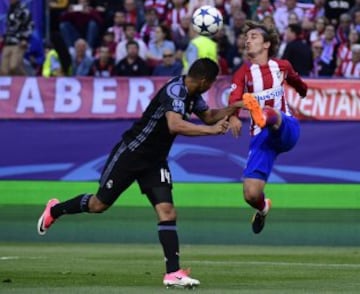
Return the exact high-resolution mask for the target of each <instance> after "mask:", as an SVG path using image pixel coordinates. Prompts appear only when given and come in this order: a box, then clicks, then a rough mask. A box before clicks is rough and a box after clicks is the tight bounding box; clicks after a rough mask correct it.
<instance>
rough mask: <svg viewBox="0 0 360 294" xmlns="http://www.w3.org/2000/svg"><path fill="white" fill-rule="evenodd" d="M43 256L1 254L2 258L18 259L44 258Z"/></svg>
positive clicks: (0, 258)
mask: <svg viewBox="0 0 360 294" xmlns="http://www.w3.org/2000/svg"><path fill="white" fill-rule="evenodd" d="M44 258H46V257H42V256H26V257H25V256H22V257H20V256H0V260H17V259H44Z"/></svg>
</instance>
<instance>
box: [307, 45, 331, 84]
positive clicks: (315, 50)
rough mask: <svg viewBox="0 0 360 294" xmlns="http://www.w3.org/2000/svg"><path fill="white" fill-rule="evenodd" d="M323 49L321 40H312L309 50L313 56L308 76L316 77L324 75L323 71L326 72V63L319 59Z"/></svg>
mask: <svg viewBox="0 0 360 294" xmlns="http://www.w3.org/2000/svg"><path fill="white" fill-rule="evenodd" d="M323 49H324V47H323V43H322V41H320V40H316V41H314V42H312V44H311V51H312V57H313V67H312V70H311V73H310V77H313V78H318V77H321V76H324V75H325V74H324V73H327V72H328V70H327V67H328V65H327V64H325V63H324V62H323V61H322V60H321V54H322V51H323ZM326 75H328V74H326Z"/></svg>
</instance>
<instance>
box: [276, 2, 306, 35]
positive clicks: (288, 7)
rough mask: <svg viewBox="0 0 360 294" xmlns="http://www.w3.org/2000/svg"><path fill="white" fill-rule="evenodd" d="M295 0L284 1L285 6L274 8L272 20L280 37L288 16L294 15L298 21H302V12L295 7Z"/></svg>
mask: <svg viewBox="0 0 360 294" xmlns="http://www.w3.org/2000/svg"><path fill="white" fill-rule="evenodd" d="M296 4H297V1H296V0H285V6H282V7H279V8H276V10H275V12H274V20H275V24H276V28H277V30H278V31H279V33H280V35H281V36H283V35H284V33H285V30H286V28H287V26H288V24H289V14H291V13H296V15H297V16H298V19H303V16H304V11H303V10H302V9H301V8H299V7H297V6H296Z"/></svg>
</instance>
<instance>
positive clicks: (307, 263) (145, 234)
mask: <svg viewBox="0 0 360 294" xmlns="http://www.w3.org/2000/svg"><path fill="white" fill-rule="evenodd" d="M96 188H97V184H96V183H94V182H90V183H86V182H85V183H84V182H31V181H0V195H1V196H0V208H1V213H0V228H1V231H0V293H1V294H3V293H4V294H7V293H18V294H28V293H29V294H32V293H34V294H49V293H51V294H60V293H61V294H64V293H66V294H68V293H74V294H82V293H84V294H97V293H106V294H108V293H109V294H112V293H117V294H122V293H123V294H138V293H141V294H161V293H167V294H168V293H174V294H177V293H183V291H185V292H186V293H187V291H188V290H182V289H170V290H169V289H165V288H164V287H163V286H162V275H163V272H164V264H163V256H162V250H161V247H160V245H159V244H158V239H157V232H156V223H157V220H156V217H155V213H154V211H153V210H152V208H151V207H150V205H149V203H148V201H147V199H146V197H144V196H141V195H140V192H139V188H138V187H137V186H136V185H133V186H131V187H130V189H129V190H128V191H126V192H125V193H124V195H122V196H121V197H120V199H119V200H118V201H117V202H116V204H115V206H114V207H112V208H111V209H109V210H108V211H106V212H105V213H104V214H100V215H93V214H80V215H68V216H64V217H62V218H61V219H59V220H58V221H57V222H56V224H55V225H54V226H53V227H52V228H51V230H50V231H49V232H48V233H47V234H46V236H44V237H40V236H38V235H37V233H36V222H37V219H38V217H39V215H40V214H41V212H42V210H43V208H44V204H45V203H46V201H47V200H48V199H49V198H51V197H58V198H60V200H66V199H69V198H70V197H73V196H75V195H78V194H80V193H83V192H93V191H96ZM266 193H267V194H268V195H269V197H271V198H272V200H273V209H272V210H271V213H270V214H269V216H268V217H267V223H266V227H265V229H264V231H263V232H262V233H261V234H259V235H254V234H253V233H252V232H251V229H250V218H251V215H252V213H253V210H252V209H251V208H249V206H248V205H246V204H245V203H244V201H243V199H242V192H241V184H184V183H176V184H175V187H174V199H175V203H176V205H177V211H178V223H177V225H178V232H179V237H180V241H181V244H182V245H181V260H182V266H183V267H191V268H192V271H193V276H194V277H195V278H198V279H199V280H200V281H201V287H199V288H198V289H196V290H195V291H194V292H192V293H204V294H227V293H229V294H236V293H261V294H267V293H269V294H270V293H271V294H282V293H284V294H288V293H295V294H296V293H306V294H308V293H310V294H312V293H326V294H330V293H334V294H335V293H358V292H359V287H360V279H359V272H360V210H359V209H360V185H355V184H354V185H353V184H348V185H326V184H311V185H309V184H286V185H285V184H279V185H277V184H271V185H267V187H266ZM140 244H141V245H140Z"/></svg>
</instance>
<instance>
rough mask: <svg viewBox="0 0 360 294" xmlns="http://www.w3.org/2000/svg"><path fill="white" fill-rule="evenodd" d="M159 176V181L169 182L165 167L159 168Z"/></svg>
mask: <svg viewBox="0 0 360 294" xmlns="http://www.w3.org/2000/svg"><path fill="white" fill-rule="evenodd" d="M160 177H161V183H168V184H171V176H170V172H169V170H168V169H166V168H162V169H160Z"/></svg>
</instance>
